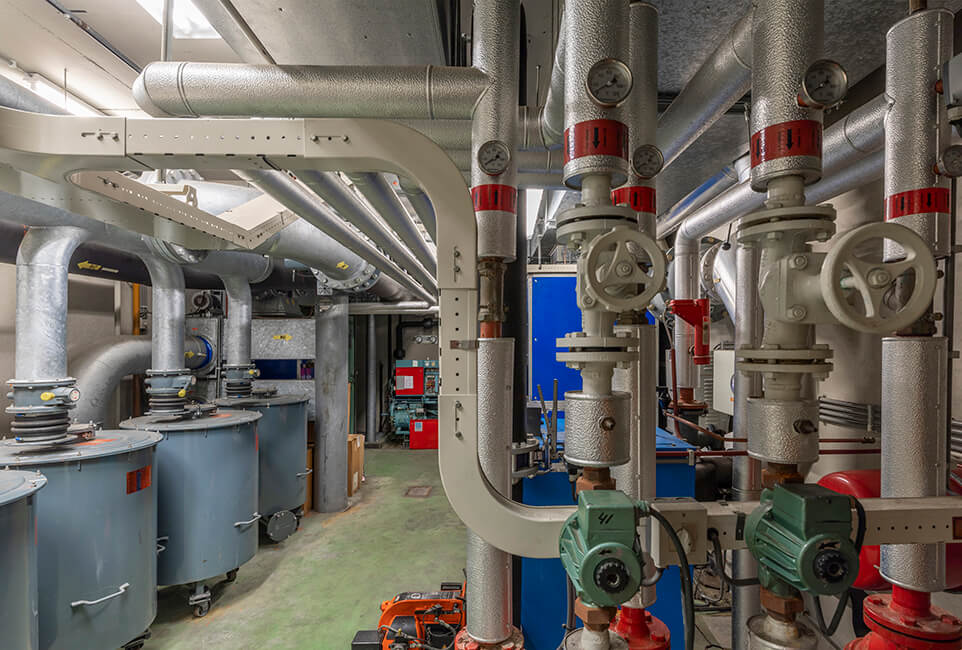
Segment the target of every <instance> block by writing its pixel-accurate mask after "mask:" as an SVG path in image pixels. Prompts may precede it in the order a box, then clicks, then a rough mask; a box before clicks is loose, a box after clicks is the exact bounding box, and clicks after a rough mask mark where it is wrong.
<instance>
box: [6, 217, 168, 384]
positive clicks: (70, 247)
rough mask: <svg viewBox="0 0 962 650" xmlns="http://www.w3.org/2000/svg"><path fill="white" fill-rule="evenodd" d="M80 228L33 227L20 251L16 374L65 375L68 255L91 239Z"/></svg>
mask: <svg viewBox="0 0 962 650" xmlns="http://www.w3.org/2000/svg"><path fill="white" fill-rule="evenodd" d="M87 236H88V235H87V233H86V232H84V231H83V230H81V229H79V228H71V227H66V226H61V227H54V228H30V229H29V230H28V231H27V234H26V235H24V237H23V241H22V242H21V244H20V248H19V250H18V251H17V305H16V309H17V313H16V346H15V351H14V376H15V377H16V379H18V380H36V381H49V380H58V379H65V378H66V377H67V274H68V272H69V270H70V256H71V255H73V252H74V250H76V248H77V246H79V245H80V244H81V243H83V241H84V240H86V239H87ZM181 335H183V334H181Z"/></svg>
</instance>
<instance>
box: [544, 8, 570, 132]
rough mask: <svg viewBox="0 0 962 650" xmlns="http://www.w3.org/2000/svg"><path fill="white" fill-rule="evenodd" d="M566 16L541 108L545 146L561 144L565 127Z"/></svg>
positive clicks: (559, 32) (563, 19) (562, 20)
mask: <svg viewBox="0 0 962 650" xmlns="http://www.w3.org/2000/svg"><path fill="white" fill-rule="evenodd" d="M564 21H565V17H564V16H562V17H561V29H560V30H559V31H558V45H557V46H556V47H555V51H554V64H553V65H552V66H551V82H550V83H549V85H548V94H547V96H546V97H545V99H544V108H542V109H541V120H540V123H541V140H542V142H543V143H544V145H545V146H549V147H550V146H552V145H559V144H560V143H561V139H562V137H563V135H564V129H565V39H566V38H567V37H566V36H565V31H566V30H565V22H564Z"/></svg>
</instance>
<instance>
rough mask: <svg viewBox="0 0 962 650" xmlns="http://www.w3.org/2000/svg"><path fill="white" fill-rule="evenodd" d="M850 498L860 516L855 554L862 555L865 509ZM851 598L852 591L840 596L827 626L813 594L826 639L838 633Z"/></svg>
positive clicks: (816, 613) (813, 607)
mask: <svg viewBox="0 0 962 650" xmlns="http://www.w3.org/2000/svg"><path fill="white" fill-rule="evenodd" d="M849 498H850V499H851V500H852V504H853V506H854V507H855V512H856V514H857V515H858V528H856V530H855V543H854V544H855V552H856V553H861V552H862V542H864V541H865V527H866V523H865V508H864V507H863V506H862V504H861V503H859V500H858V499H856V498H855V497H849ZM851 596H852V591H851V590H850V589H849V590H847V591H846V592H845V593H844V594H842V595H841V596H839V598H838V605H836V606H835V613H834V614H832V622H831V623H829V624H828V625H826V624H825V614H824V612H822V601H821V600H820V599H819V597H818V594H812V600H813V601H814V602H813V606H812V609H813V610H815V622H816V623H817V624H818V629H819V631H820V632H821V633H822V634H823V635H825V637H826V638H828V637H832V636H834V634H835V632H837V631H838V626H839V625H840V624H841V622H842V615H843V614H845V608H846V607H847V606H848V601H849V599H850V598H851Z"/></svg>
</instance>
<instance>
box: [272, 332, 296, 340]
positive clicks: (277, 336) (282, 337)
mask: <svg viewBox="0 0 962 650" xmlns="http://www.w3.org/2000/svg"><path fill="white" fill-rule="evenodd" d="M292 338H294V337H293V336H291V335H290V334H275V335H274V340H275V341H290V340H291V339H292Z"/></svg>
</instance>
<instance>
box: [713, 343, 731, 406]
mask: <svg viewBox="0 0 962 650" xmlns="http://www.w3.org/2000/svg"><path fill="white" fill-rule="evenodd" d="M712 364H713V365H712V367H713V368H714V373H715V375H714V380H715V381H714V394H713V395H712V405H711V407H712V408H713V409H714V410H716V411H719V412H721V413H724V414H725V415H735V351H734V350H715V352H714V356H713V358H712Z"/></svg>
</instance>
